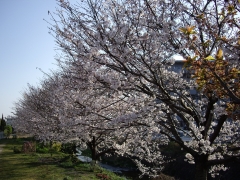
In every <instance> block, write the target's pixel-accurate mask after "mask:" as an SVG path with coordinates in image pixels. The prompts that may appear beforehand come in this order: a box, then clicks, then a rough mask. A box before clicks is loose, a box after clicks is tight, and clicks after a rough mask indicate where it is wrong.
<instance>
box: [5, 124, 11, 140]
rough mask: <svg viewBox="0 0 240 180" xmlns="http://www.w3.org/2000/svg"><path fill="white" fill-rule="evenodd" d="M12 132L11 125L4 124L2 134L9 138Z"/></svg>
mask: <svg viewBox="0 0 240 180" xmlns="http://www.w3.org/2000/svg"><path fill="white" fill-rule="evenodd" d="M11 134H12V126H10V125H6V126H5V128H4V135H5V136H6V137H7V138H9V136H10V135H11Z"/></svg>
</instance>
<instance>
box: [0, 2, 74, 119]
mask: <svg viewBox="0 0 240 180" xmlns="http://www.w3.org/2000/svg"><path fill="white" fill-rule="evenodd" d="M73 2H76V1H74V0H73ZM55 7H57V3H56V1H55V0H0V113H1V114H2V113H3V115H4V117H6V116H8V115H12V114H11V112H12V107H13V106H14V102H16V101H17V100H18V99H19V98H20V97H21V93H22V92H24V90H25V89H26V87H27V83H30V84H32V85H37V84H38V83H39V81H40V80H41V79H42V77H43V73H42V72H40V70H38V69H37V67H38V68H41V69H42V70H43V71H44V72H50V69H56V66H55V65H54V64H56V62H55V60H54V57H55V54H56V52H55V51H54V49H55V47H56V45H55V42H54V38H53V37H52V36H51V35H50V34H48V28H47V27H48V24H47V23H46V22H45V21H44V20H43V19H46V20H48V21H50V16H49V15H48V10H49V11H51V12H54V11H55Z"/></svg>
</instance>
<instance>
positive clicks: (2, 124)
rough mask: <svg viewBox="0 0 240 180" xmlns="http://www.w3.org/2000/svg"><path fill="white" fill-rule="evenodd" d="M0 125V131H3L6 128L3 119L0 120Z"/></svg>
mask: <svg viewBox="0 0 240 180" xmlns="http://www.w3.org/2000/svg"><path fill="white" fill-rule="evenodd" d="M0 122H1V124H0V131H4V128H5V126H6V121H5V120H4V119H1V120H0Z"/></svg>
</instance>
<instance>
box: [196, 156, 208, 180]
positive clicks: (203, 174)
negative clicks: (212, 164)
mask: <svg viewBox="0 0 240 180" xmlns="http://www.w3.org/2000/svg"><path fill="white" fill-rule="evenodd" d="M207 173H208V167H207V157H206V156H199V157H197V158H195V180H207Z"/></svg>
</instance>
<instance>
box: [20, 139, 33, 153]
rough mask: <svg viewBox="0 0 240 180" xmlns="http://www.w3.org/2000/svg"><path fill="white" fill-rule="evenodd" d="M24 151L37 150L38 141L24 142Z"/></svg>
mask: <svg viewBox="0 0 240 180" xmlns="http://www.w3.org/2000/svg"><path fill="white" fill-rule="evenodd" d="M22 152H24V153H32V152H36V143H35V142H32V141H26V142H24V143H23V146H22Z"/></svg>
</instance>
